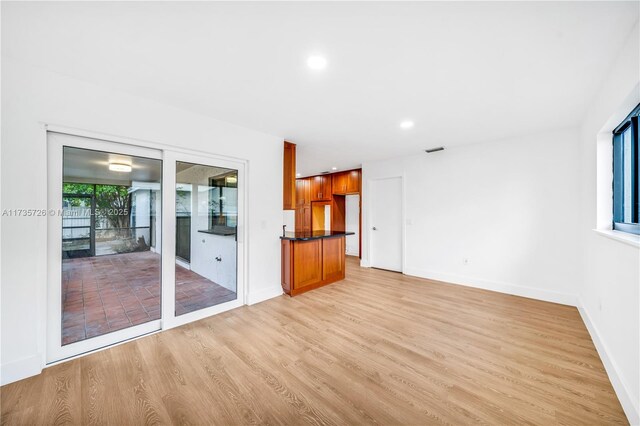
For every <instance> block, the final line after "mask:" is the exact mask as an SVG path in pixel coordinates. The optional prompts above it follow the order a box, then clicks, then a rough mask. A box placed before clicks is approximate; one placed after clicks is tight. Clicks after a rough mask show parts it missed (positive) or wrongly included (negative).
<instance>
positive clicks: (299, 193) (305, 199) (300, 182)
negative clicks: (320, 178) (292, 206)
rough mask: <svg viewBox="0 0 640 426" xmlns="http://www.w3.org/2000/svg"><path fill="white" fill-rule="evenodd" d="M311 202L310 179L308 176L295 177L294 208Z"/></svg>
mask: <svg viewBox="0 0 640 426" xmlns="http://www.w3.org/2000/svg"><path fill="white" fill-rule="evenodd" d="M310 203H311V181H310V179H309V178H305V179H296V208H298V207H301V206H305V205H309V204H310Z"/></svg>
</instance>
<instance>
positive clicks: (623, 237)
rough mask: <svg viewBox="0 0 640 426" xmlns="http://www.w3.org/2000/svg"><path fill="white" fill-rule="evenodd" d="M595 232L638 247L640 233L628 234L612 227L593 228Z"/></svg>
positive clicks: (639, 245) (639, 246) (639, 244)
mask: <svg viewBox="0 0 640 426" xmlns="http://www.w3.org/2000/svg"><path fill="white" fill-rule="evenodd" d="M594 231H595V232H597V233H598V234H600V235H602V236H603V237H607V238H610V239H612V240H616V241H620V242H621V243H624V244H628V245H630V246H633V247H636V248H640V235H636V234H629V233H626V232H620V231H614V230H612V229H594Z"/></svg>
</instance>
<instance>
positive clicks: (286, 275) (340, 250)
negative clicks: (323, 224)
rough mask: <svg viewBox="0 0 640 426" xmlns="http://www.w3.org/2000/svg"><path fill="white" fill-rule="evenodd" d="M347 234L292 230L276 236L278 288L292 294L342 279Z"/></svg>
mask: <svg viewBox="0 0 640 426" xmlns="http://www.w3.org/2000/svg"><path fill="white" fill-rule="evenodd" d="M346 235H348V234H347V233H342V234H339V233H338V234H336V233H331V232H324V231H323V232H322V233H321V234H318V235H313V234H312V233H311V234H308V235H304V234H303V233H299V232H297V231H296V232H294V233H292V234H290V235H287V236H283V237H280V240H281V248H282V290H284V292H285V293H286V294H288V295H289V296H296V295H298V294H300V293H304V292H306V291H309V290H313V289H314V288H318V287H321V286H323V285H327V284H331V283H334V282H336V281H340V280H343V279H344V276H345V244H346V243H345V237H346Z"/></svg>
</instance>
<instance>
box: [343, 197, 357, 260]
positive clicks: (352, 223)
mask: <svg viewBox="0 0 640 426" xmlns="http://www.w3.org/2000/svg"><path fill="white" fill-rule="evenodd" d="M345 210H346V218H345V222H346V223H345V226H346V230H347V232H355V234H354V235H347V237H346V251H347V254H348V255H350V256H360V195H347V196H346V197H345Z"/></svg>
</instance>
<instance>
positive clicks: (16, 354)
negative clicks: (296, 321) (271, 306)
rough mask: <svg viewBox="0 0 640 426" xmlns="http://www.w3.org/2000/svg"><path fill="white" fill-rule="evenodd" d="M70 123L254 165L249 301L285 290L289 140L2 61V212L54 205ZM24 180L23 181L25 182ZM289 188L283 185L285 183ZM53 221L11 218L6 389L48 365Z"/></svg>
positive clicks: (5, 255) (6, 236) (6, 223)
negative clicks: (54, 145)
mask: <svg viewBox="0 0 640 426" xmlns="http://www.w3.org/2000/svg"><path fill="white" fill-rule="evenodd" d="M40 122H46V123H50V124H57V125H63V126H68V127H73V128H79V129H84V130H89V131H92V132H98V133H104V134H113V135H117V136H123V137H128V138H135V139H141V140H146V141H151V142H156V143H161V144H166V145H171V146H177V147H184V148H188V149H194V150H200V151H206V152H209V153H215V154H219V155H225V156H230V157H235V158H241V159H246V160H248V168H247V172H248V184H247V188H248V205H247V211H248V214H247V233H248V244H249V247H248V259H247V261H248V277H247V279H248V295H247V297H248V301H249V303H255V302H258V301H261V300H264V299H266V298H269V297H273V296H276V295H278V294H281V292H282V290H281V287H280V246H279V244H280V243H279V240H278V237H279V235H280V233H281V232H282V227H281V226H282V223H281V222H282V194H281V191H280V190H279V189H277V190H276V189H274V186H273V185H272V182H280V180H281V179H282V172H281V170H282V142H283V140H282V139H281V138H279V137H274V136H269V135H266V134H263V133H259V132H254V131H251V130H249V129H245V128H241V127H238V126H234V125H231V124H227V123H223V122H220V121H217V120H214V119H211V118H208V117H205V116H201V115H197V114H193V113H190V112H186V111H184V110H179V109H176V108H173V107H170V106H167V105H163V104H159V103H156V102H153V101H149V100H145V99H141V98H138V97H134V96H130V95H127V94H125V93H122V92H118V91H115V90H111V89H108V88H103V87H99V86H96V85H93V84H89V83H85V82H82V81H79V80H75V79H71V78H67V77H64V76H61V75H59V74H54V73H50V72H47V71H44V70H42V69H39V68H34V67H31V66H28V65H25V64H21V63H18V62H16V61H14V60H12V59H8V58H6V57H3V58H2V124H3V126H2V147H1V149H2V154H1V158H2V164H1V166H2V178H1V181H2V188H1V189H2V191H1V197H2V207H3V208H4V209H17V208H36V209H46V207H47V194H46V188H47V178H46V177H47V175H46V170H47V168H46V153H47V151H46V142H45V138H44V130H43V128H42V126H41V125H40V124H39V123H40ZM16 176H20V178H19V179H17V178H16ZM278 188H279V187H278ZM46 225H47V220H46V218H45V217H30V218H24V217H2V231H3V233H2V250H1V253H2V259H1V261H2V266H3V267H2V276H1V280H2V284H1V285H2V288H1V303H2V306H1V307H2V313H1V320H2V325H1V332H2V341H1V343H2V344H1V346H2V348H1V349H0V356H1V359H2V365H1V369H2V371H1V375H2V383H3V384H4V383H8V382H11V381H14V380H18V379H21V378H23V377H27V376H29V375H33V374H37V373H38V372H39V371H40V368H41V367H42V362H43V360H44V347H45V346H44V343H45V335H44V327H43V326H44V318H45V312H44V309H45V306H46V305H45V297H46V282H47V276H46V259H47V257H46V244H45V240H44V239H45V236H46V235H47V232H46Z"/></svg>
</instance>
